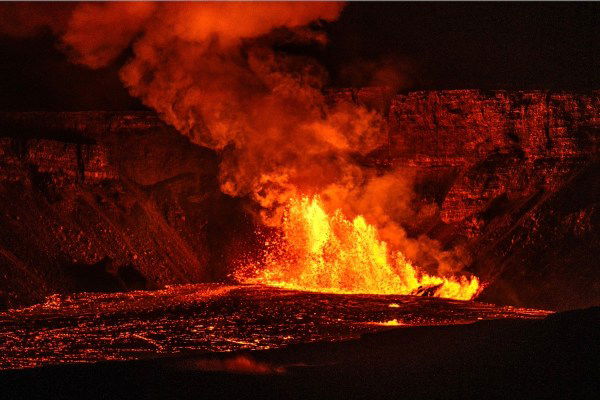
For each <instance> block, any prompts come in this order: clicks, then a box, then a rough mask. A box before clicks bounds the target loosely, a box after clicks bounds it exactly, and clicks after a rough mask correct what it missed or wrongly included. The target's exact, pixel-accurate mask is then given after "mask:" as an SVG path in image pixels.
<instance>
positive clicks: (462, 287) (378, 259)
mask: <svg viewBox="0 0 600 400" xmlns="http://www.w3.org/2000/svg"><path fill="white" fill-rule="evenodd" d="M258 264H260V265H258ZM258 264H257V265H251V266H248V267H246V268H241V269H240V270H239V271H238V272H237V274H236V277H237V278H238V279H239V280H240V281H242V282H244V283H260V284H265V285H269V286H276V287H281V288H286V289H293V290H305V291H311V292H325V293H344V294H406V295H408V294H413V295H419V294H425V293H427V294H428V295H431V296H435V297H445V298H452V299H457V300H471V299H473V298H474V297H475V296H476V295H477V294H478V293H479V289H480V285H479V280H478V279H477V278H476V277H471V278H467V277H465V276H461V277H455V276H449V277H441V276H434V275H429V274H426V273H424V272H422V271H419V269H418V268H416V267H414V266H413V265H412V264H411V263H410V262H409V261H408V260H407V259H406V258H405V257H404V255H403V254H402V253H400V252H395V253H393V252H391V251H390V250H389V249H388V245H387V243H386V242H384V241H382V240H380V239H379V235H378V232H377V230H376V228H375V227H374V226H372V225H369V224H368V223H367V222H366V220H365V219H364V217H362V216H358V217H356V218H354V220H352V221H350V220H349V219H347V218H346V217H345V216H344V215H343V214H342V212H341V211H340V210H336V211H335V212H334V213H333V214H332V215H329V214H328V213H327V212H326V211H325V209H324V208H323V205H322V203H321V201H320V199H319V197H318V196H314V197H312V198H309V197H302V198H299V199H298V198H294V199H292V200H291V201H290V202H289V204H288V206H287V208H286V209H285V213H284V217H283V221H282V234H281V235H280V236H279V237H278V238H276V239H274V240H270V241H267V243H266V251H265V254H264V259H263V261H262V262H261V263H258Z"/></svg>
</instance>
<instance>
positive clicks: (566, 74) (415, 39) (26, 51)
mask: <svg viewBox="0 0 600 400" xmlns="http://www.w3.org/2000/svg"><path fill="white" fill-rule="evenodd" d="M599 12H600V3H558V4H557V3H350V4H348V5H347V7H346V8H345V9H344V11H343V12H342V15H341V17H340V19H339V20H338V21H337V22H335V23H332V24H330V25H328V26H327V30H328V31H329V32H330V38H331V41H330V45H329V47H328V48H327V50H326V51H325V52H324V53H321V54H320V55H319V57H320V58H321V59H322V62H323V63H324V65H326V66H327V68H328V69H329V71H330V75H331V78H332V84H333V85H338V86H340V85H348V84H354V85H362V84H367V83H369V79H368V78H367V77H368V76H370V75H369V74H368V73H363V74H360V73H358V74H357V73H356V72H353V73H350V74H349V73H348V71H347V69H348V66H354V67H356V66H358V67H357V68H358V69H359V70H360V71H362V70H366V71H369V69H368V68H367V67H364V68H363V69H361V68H362V67H361V66H363V65H369V64H373V65H380V64H381V63H383V64H384V65H387V64H386V63H388V64H389V65H395V66H399V69H400V71H402V72H401V76H402V82H403V84H402V86H401V88H402V90H416V89H458V88H481V89H520V88H522V89H555V90H560V89H574V90H587V89H600V73H599V72H600V24H599V23H598V16H599V15H600V13H599ZM55 43H56V41H55V39H54V38H52V37H51V35H50V34H40V35H38V36H36V37H34V38H27V39H14V38H9V37H5V36H0V109H4V110H7V109H13V110H26V109H31V110H32V109H54V110H89V109H107V110H110V109H136V108H142V106H141V105H140V104H139V102H138V101H137V100H136V99H132V98H131V97H129V96H128V94H127V92H126V90H125V89H123V88H122V86H121V84H120V82H119V80H118V76H117V71H118V69H119V66H118V65H117V64H116V65H113V66H111V67H108V68H105V69H102V70H98V71H91V70H88V69H86V68H84V67H79V66H75V65H72V64H70V63H68V61H67V60H66V58H65V56H64V55H63V53H61V52H60V50H58V49H57V47H56V44H55ZM120 62H121V63H122V62H123V59H122V60H120ZM365 68H366V69H365Z"/></svg>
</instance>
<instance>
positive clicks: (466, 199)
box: [0, 88, 600, 309]
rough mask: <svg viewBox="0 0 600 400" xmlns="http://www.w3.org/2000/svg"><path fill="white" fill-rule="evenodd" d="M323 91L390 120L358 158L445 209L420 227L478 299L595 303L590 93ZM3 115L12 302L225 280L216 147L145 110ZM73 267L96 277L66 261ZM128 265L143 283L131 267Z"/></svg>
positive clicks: (598, 112) (224, 216)
mask: <svg viewBox="0 0 600 400" xmlns="http://www.w3.org/2000/svg"><path fill="white" fill-rule="evenodd" d="M329 96H330V99H331V101H338V100H339V99H346V100H350V101H354V102H357V103H362V104H366V105H368V106H369V107H371V108H374V109H376V110H378V111H379V112H381V113H382V114H384V115H385V116H386V117H387V119H388V124H389V129H388V138H387V143H388V145H387V146H384V147H383V148H381V149H379V150H377V151H375V152H374V153H373V154H371V156H370V157H368V158H367V159H365V160H364V161H365V162H366V163H368V164H370V165H372V166H373V167H375V168H380V169H384V170H385V169H392V168H397V167H401V168H404V169H408V170H412V172H413V173H414V175H415V177H416V180H415V189H416V191H417V193H418V194H419V196H420V197H419V199H420V201H422V202H433V203H436V204H437V205H438V211H439V213H438V215H437V217H438V223H437V225H436V226H434V227H431V226H428V227H427V229H426V231H425V232H416V233H426V234H428V235H429V236H431V237H434V238H436V239H438V240H440V241H441V242H442V243H443V244H444V245H446V246H451V245H453V244H456V243H461V244H463V245H465V246H467V248H469V249H470V250H471V253H472V254H473V262H472V264H471V265H470V266H469V269H470V270H471V271H473V272H475V273H477V274H478V275H480V276H481V277H482V278H483V279H484V280H486V281H487V282H488V283H489V285H488V287H487V288H486V290H485V291H484V293H483V295H482V299H484V300H489V301H494V302H503V303H509V304H518V305H527V306H537V307H548V308H555V309H564V308H573V307H584V306H587V305H592V304H597V303H598V302H600V288H599V283H598V282H600V270H599V269H598V268H597V262H596V259H597V258H598V256H600V240H599V238H598V227H599V224H600V223H599V221H598V220H599V217H598V215H599V214H598V203H599V201H600V189H599V187H598V184H597V182H598V177H599V176H598V174H599V172H598V171H599V170H598V166H600V165H599V161H598V144H599V140H600V94H599V92H589V93H583V94H582V93H579V94H577V93H550V92H545V91H534V92H505V91H494V92H482V91H477V90H456V91H432V92H412V93H408V94H404V95H394V94H393V93H392V92H390V91H389V90H387V89H384V88H364V89H346V90H336V91H332V92H331V93H329ZM0 122H1V124H0V130H1V131H0V197H1V200H0V226H2V228H3V232H4V234H2V235H1V237H0V264H1V266H2V270H3V271H4V272H3V273H2V275H0V290H1V291H3V293H2V297H3V298H4V299H5V301H7V302H8V303H10V304H17V303H22V302H28V301H36V300H39V299H40V298H41V297H43V296H44V295H46V294H49V293H52V292H56V291H69V290H87V289H88V288H89V286H90V285H89V282H90V281H94V279H92V278H93V277H94V276H95V277H96V278H97V277H98V276H100V277H101V278H102V279H104V281H106V280H107V279H108V280H111V279H112V280H113V282H112V284H111V285H112V286H111V285H108V286H110V287H117V288H127V287H128V286H132V285H133V286H135V287H137V286H136V285H138V286H139V281H140V279H143V280H144V282H145V283H144V285H145V286H147V287H152V286H160V285H163V284H168V283H182V282H194V281H206V280H213V279H224V278H226V273H227V270H226V269H224V268H223V265H224V264H226V263H227V261H228V260H227V259H226V258H227V257H233V258H235V255H236V251H238V250H239V247H244V246H247V245H248V243H247V242H245V241H247V240H248V237H251V236H252V235H251V232H252V223H251V220H250V218H249V216H248V215H247V214H246V213H245V212H244V206H243V204H244V200H236V199H231V198H229V197H227V196H223V195H222V194H220V192H219V190H218V185H217V183H216V181H215V179H216V174H217V167H218V161H219V160H218V156H217V155H216V154H214V153H213V152H211V151H208V150H206V149H202V148H199V147H197V146H193V145H191V144H190V143H189V141H188V140H187V139H186V138H184V137H183V136H182V135H180V134H178V133H177V132H175V131H174V130H173V129H171V128H169V127H167V126H166V125H164V124H163V123H162V122H161V121H160V119H159V118H158V117H157V116H156V115H155V114H153V113H150V112H132V113H114V112H75V113H37V112H27V113H0ZM421 228H422V227H421ZM417 229H419V227H417ZM238 242H240V243H241V242H244V243H243V245H242V246H237V244H236V243H238ZM82 269H83V270H85V271H92V272H93V274H92V277H91V278H90V276H84V277H83V278H82V276H81V274H78V273H73V271H74V270H75V271H78V270H82ZM132 269H133V270H135V271H137V272H138V273H139V275H141V278H140V279H138V280H135V279H133V280H132V279H128V278H127V276H128V275H127V274H126V273H125V272H127V271H131V270H132ZM121 270H122V271H124V272H123V273H122V274H121V273H120V272H119V271H121ZM94 274H96V275H94ZM98 274H99V275H98ZM107 274H108V275H107ZM129 275H131V274H129ZM134 275H135V274H134ZM87 278H90V279H87ZM102 279H100V280H101V281H102ZM115 279H116V282H117V283H116V284H115V282H114V281H115ZM96 280H98V279H96ZM132 282H133V283H132ZM90 289H94V288H93V287H91V288H90Z"/></svg>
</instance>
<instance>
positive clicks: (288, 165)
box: [3, 2, 457, 272]
mask: <svg viewBox="0 0 600 400" xmlns="http://www.w3.org/2000/svg"><path fill="white" fill-rule="evenodd" d="M342 8H343V4H342V3H316V2H310V3H304V2H289V3H273V2H269V3H232V2H227V3H213V2H211V3H82V4H78V5H76V6H68V7H65V8H64V9H62V11H61V12H60V13H59V14H60V15H61V18H60V20H61V21H64V23H63V24H62V25H61V26H60V27H53V30H54V31H55V32H56V33H57V34H58V35H60V38H61V46H62V48H63V49H64V51H65V52H66V53H67V54H68V56H69V57H70V60H71V61H73V62H75V63H79V64H83V65H86V66H88V67H90V68H101V67H104V66H106V65H108V64H109V63H111V62H113V61H114V60H115V59H116V58H117V57H119V56H120V55H121V54H122V53H123V52H124V51H125V50H128V51H131V52H132V56H131V57H130V59H129V60H128V61H127V62H126V64H125V65H124V66H123V67H122V69H121V72H120V77H121V79H122V81H123V83H124V85H125V86H126V87H127V88H128V90H129V91H130V93H131V94H132V95H133V96H135V97H138V98H140V99H141V100H142V101H143V102H144V104H146V105H147V106H149V107H151V108H153V109H154V110H156V111H157V112H158V113H159V115H160V116H161V117H162V118H163V119H164V120H165V121H166V122H168V123H169V124H171V125H173V126H174V127H175V128H176V129H177V130H178V131H179V132H181V133H182V134H184V135H187V136H188V137H189V138H190V139H191V140H192V141H193V142H194V143H197V144H199V145H202V146H206V147H209V148H212V149H214V150H216V151H217V152H219V153H220V155H221V159H222V162H221V166H220V176H219V181H220V185H221V190H222V191H223V192H224V193H226V194H229V195H232V196H249V197H250V198H252V199H254V200H255V201H256V202H257V203H258V204H260V206H261V207H262V212H261V213H260V218H261V220H262V222H263V223H264V224H267V225H277V223H278V219H279V218H281V214H282V207H283V206H284V205H285V204H286V203H287V201H288V200H289V199H290V198H292V197H295V196H299V195H313V194H320V195H321V196H322V199H323V202H324V203H325V205H326V206H327V207H329V208H330V210H333V209H335V208H341V209H342V210H343V211H344V213H346V214H347V215H348V216H350V217H353V216H355V215H358V214H362V215H364V216H365V217H366V219H367V221H369V222H370V223H372V224H375V225H376V226H378V227H379V228H380V232H381V235H382V239H385V240H386V241H388V242H389V243H390V244H391V245H392V246H394V247H396V248H398V249H400V250H402V251H403V252H404V253H405V254H406V255H407V256H408V257H409V258H412V259H413V260H414V261H415V262H416V263H417V264H419V262H422V263H423V264H427V263H428V260H429V261H431V263H432V264H435V265H436V268H438V269H440V270H442V271H443V272H448V271H452V270H455V269H457V263H456V262H455V261H456V259H457V257H455V255H456V254H455V253H454V252H445V251H442V250H441V249H440V248H439V244H438V243H437V242H435V241H432V240H430V239H427V238H426V237H422V238H418V239H409V238H408V237H407V234H406V232H405V231H404V230H403V229H402V227H401V223H402V221H403V220H407V219H411V220H413V221H414V220H418V218H421V217H422V214H423V213H425V214H428V213H429V214H431V213H432V212H435V210H431V209H427V208H420V209H415V207H414V206H413V205H412V204H413V203H412V200H413V197H414V195H413V192H412V186H411V181H410V178H409V177H407V176H405V175H404V174H403V173H402V171H391V172H390V171H388V172H386V173H382V172H381V171H376V170H374V169H372V168H367V167H365V166H362V165H361V164H360V162H359V161H357V160H360V159H361V157H362V158H364V156H366V155H368V154H369V153H371V152H372V151H374V150H376V149H378V148H380V147H382V146H383V145H385V143H386V141H387V137H386V127H385V120H384V119H383V117H382V116H381V115H380V114H378V113H377V112H375V111H373V110H369V109H367V108H366V107H363V106H358V105H356V104H354V103H351V102H344V101H337V102H335V104H332V103H331V102H330V101H328V99H327V98H326V96H325V95H324V94H323V88H324V87H325V85H326V83H327V78H328V77H327V72H326V71H325V69H324V68H323V67H322V66H321V65H319V64H318V63H317V62H316V61H315V59H313V58H311V57H309V56H306V55H303V54H305V53H303V52H294V51H290V50H289V49H293V48H294V47H299V46H300V47H301V46H313V47H314V46H317V47H318V46H324V45H326V43H327V38H326V36H325V34H324V32H323V29H321V24H322V22H323V21H333V20H335V19H336V18H338V16H339V15H340V12H341V11H342ZM65 15H66V17H65ZM49 23H50V22H49V21H48V20H46V19H45V17H44V18H38V19H36V20H35V21H34V25H35V26H38V25H40V24H42V25H43V24H49ZM35 26H32V27H30V28H27V29H23V32H17V33H22V34H27V33H30V32H34V31H35V30H36V29H37V28H35ZM9 28H10V27H9ZM12 29H13V30H18V29H17V28H15V27H14V26H13V27H12ZM3 30H4V31H6V32H9V30H10V29H8V28H6V27H4V29H3ZM9 33H10V32H9ZM129 49H130V50H129ZM384 67H385V66H384ZM379 71H380V75H381V76H380V79H379V80H382V79H383V80H385V81H394V79H395V78H394V77H395V75H394V74H393V73H392V74H391V73H390V72H389V71H393V70H392V69H390V68H388V67H385V68H380V69H379ZM390 74H391V75H394V76H392V77H390ZM379 80H376V81H379ZM394 85H396V86H400V83H398V82H395V83H394Z"/></svg>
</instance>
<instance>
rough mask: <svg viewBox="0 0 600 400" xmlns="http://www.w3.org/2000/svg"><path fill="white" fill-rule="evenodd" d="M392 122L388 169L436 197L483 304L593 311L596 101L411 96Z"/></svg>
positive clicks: (394, 105)
mask: <svg viewBox="0 0 600 400" xmlns="http://www.w3.org/2000/svg"><path fill="white" fill-rule="evenodd" d="M389 123H390V133H389V143H390V145H389V146H390V148H389V157H390V159H389V161H390V163H391V164H393V165H400V166H405V167H410V168H415V169H416V170H417V176H419V177H420V179H421V182H422V184H424V187H428V186H429V187H432V188H433V190H432V191H429V192H428V193H427V192H426V193H425V194H429V195H430V196H431V197H432V198H433V199H434V200H435V201H437V202H438V204H439V209H440V219H441V220H442V221H443V222H444V223H445V224H446V225H447V227H449V228H451V232H452V234H453V235H461V236H463V237H466V242H467V243H468V246H469V247H470V248H471V249H472V253H473V255H474V257H475V258H474V260H475V261H474V264H473V265H472V266H471V267H472V269H473V270H474V271H475V272H477V273H478V274H479V275H481V276H482V277H483V278H484V279H486V280H488V281H489V282H490V287H489V288H488V289H487V290H486V292H485V293H484V295H483V298H484V299H489V300H492V301H496V302H502V301H504V302H508V303H512V304H527V305H529V306H538V307H551V308H569V307H578V306H579V307H581V306H585V305H589V304H596V303H598V302H599V301H600V287H599V285H600V283H599V280H600V279H599V278H600V271H598V269H597V266H598V263H597V262H595V261H594V258H596V257H597V256H598V255H599V254H600V241H599V240H598V239H599V238H598V227H599V220H598V204H599V201H600V191H599V187H598V184H597V180H598V178H599V177H600V175H599V174H598V171H599V170H598V155H599V153H598V149H599V144H600V93H599V92H591V93H588V94H572V93H548V92H541V91H540V92H513V93H508V92H504V91H497V92H489V93H484V92H480V91H475V90H459V91H445V92H416V93H410V94H408V95H404V96H396V97H395V98H393V99H392V101H391V103H390V108H389Z"/></svg>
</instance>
